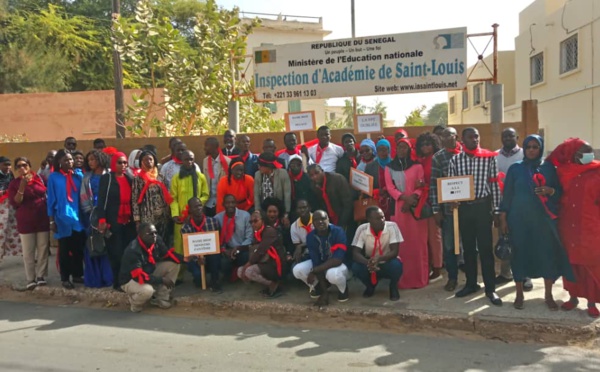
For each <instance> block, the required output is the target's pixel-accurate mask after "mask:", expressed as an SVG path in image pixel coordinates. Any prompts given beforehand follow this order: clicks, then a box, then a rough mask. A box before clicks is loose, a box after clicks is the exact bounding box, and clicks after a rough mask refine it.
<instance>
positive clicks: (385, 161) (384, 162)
mask: <svg viewBox="0 0 600 372" xmlns="http://www.w3.org/2000/svg"><path fill="white" fill-rule="evenodd" d="M380 146H384V147H387V149H388V157H387V158H385V159H381V158H379V156H378V155H377V148H379V147H380ZM391 150H392V146H391V145H390V141H388V140H386V139H380V140H379V141H377V145H376V146H375V159H377V162H378V163H379V165H380V166H382V167H385V166H387V165H388V164H390V162H391V161H392V157H391V156H390V154H389V153H390V151H391Z"/></svg>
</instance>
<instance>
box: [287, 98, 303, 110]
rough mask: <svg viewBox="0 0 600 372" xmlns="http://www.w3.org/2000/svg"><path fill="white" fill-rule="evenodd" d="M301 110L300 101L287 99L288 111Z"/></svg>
mask: <svg viewBox="0 0 600 372" xmlns="http://www.w3.org/2000/svg"><path fill="white" fill-rule="evenodd" d="M300 111H302V104H301V103H300V101H298V100H296V101H288V112H300Z"/></svg>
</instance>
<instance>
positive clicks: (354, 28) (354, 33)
mask: <svg viewBox="0 0 600 372" xmlns="http://www.w3.org/2000/svg"><path fill="white" fill-rule="evenodd" d="M350 16H351V17H352V38H353V39H354V38H355V37H356V22H355V20H354V0H350ZM355 116H356V96H353V97H352V121H353V122H354V117H355Z"/></svg>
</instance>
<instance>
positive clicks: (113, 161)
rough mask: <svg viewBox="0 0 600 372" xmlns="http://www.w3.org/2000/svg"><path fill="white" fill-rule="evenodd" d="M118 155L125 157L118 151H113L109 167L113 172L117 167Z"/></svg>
mask: <svg viewBox="0 0 600 372" xmlns="http://www.w3.org/2000/svg"><path fill="white" fill-rule="evenodd" d="M120 157H123V158H125V159H127V155H125V154H124V153H122V152H119V151H117V152H115V153H114V154H113V156H112V158H111V159H110V169H111V170H112V171H113V172H114V171H115V170H116V169H117V160H119V158H120Z"/></svg>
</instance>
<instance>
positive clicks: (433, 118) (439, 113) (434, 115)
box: [424, 102, 448, 125]
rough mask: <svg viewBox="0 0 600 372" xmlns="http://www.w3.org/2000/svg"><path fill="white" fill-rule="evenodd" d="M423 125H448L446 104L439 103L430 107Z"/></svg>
mask: <svg viewBox="0 0 600 372" xmlns="http://www.w3.org/2000/svg"><path fill="white" fill-rule="evenodd" d="M424 123H425V124H426V125H446V124H448V103H447V102H441V103H436V104H435V105H433V106H431V108H430V109H429V111H427V116H426V117H425V120H424Z"/></svg>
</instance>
